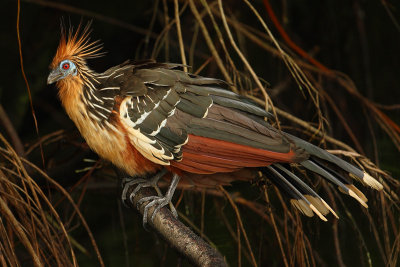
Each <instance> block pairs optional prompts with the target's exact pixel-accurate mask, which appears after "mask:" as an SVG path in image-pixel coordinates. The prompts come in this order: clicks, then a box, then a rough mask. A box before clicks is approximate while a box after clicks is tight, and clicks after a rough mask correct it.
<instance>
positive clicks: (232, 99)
mask: <svg viewBox="0 0 400 267" xmlns="http://www.w3.org/2000/svg"><path fill="white" fill-rule="evenodd" d="M61 32H62V33H61V39H60V43H59V45H58V48H57V51H56V54H55V56H54V58H53V60H52V62H51V64H50V69H51V70H50V74H49V75H48V79H47V84H53V83H55V84H56V87H57V88H58V96H59V98H60V100H61V104H62V106H63V107H64V109H65V111H66V113H67V114H68V116H69V117H70V118H71V120H72V121H73V122H74V123H75V125H76V127H77V128H78V130H79V131H80V133H81V135H82V136H83V138H84V139H85V140H86V142H87V144H88V145H89V147H90V148H91V149H92V150H93V151H94V152H96V153H97V154H98V155H99V156H100V157H101V158H103V159H106V160H108V161H110V162H111V163H112V164H114V165H115V166H116V167H117V168H119V169H121V170H122V171H124V172H125V173H126V174H127V175H128V177H130V178H129V179H128V180H126V181H127V182H126V185H125V187H124V192H125V193H127V191H126V190H127V188H128V186H131V185H135V184H137V187H136V189H135V190H134V191H133V192H132V193H130V194H128V196H127V197H125V198H124V197H123V200H126V198H132V197H133V196H134V195H135V194H136V193H137V191H138V190H139V189H140V188H141V187H147V186H152V187H154V188H155V189H156V190H157V192H158V195H157V196H150V197H146V198H143V199H141V200H140V201H139V202H140V203H143V202H146V203H147V204H146V207H145V213H144V215H143V224H146V223H148V216H150V215H149V214H148V210H149V208H150V207H155V209H154V211H153V214H152V216H151V218H150V219H151V220H153V219H154V216H155V214H156V213H157V212H158V211H159V210H160V209H161V208H162V207H164V206H166V205H168V204H170V207H171V211H172V212H173V214H174V215H175V216H177V213H176V210H175V209H174V207H173V205H171V199H172V196H173V194H174V191H175V188H176V187H177V185H178V183H179V182H180V180H181V178H182V179H187V180H188V181H190V183H193V184H194V185H196V186H204V187H212V186H218V185H227V184H230V183H231V182H232V181H235V180H250V179H252V178H254V175H255V173H256V174H260V173H261V174H263V175H264V176H265V177H266V178H268V179H269V180H270V181H271V182H272V183H273V184H274V185H276V187H277V188H279V189H280V190H281V191H282V192H283V193H284V194H285V195H286V196H287V197H288V198H289V199H290V203H291V204H292V205H293V206H294V207H296V208H297V209H298V210H300V212H301V213H303V214H305V215H306V216H309V217H312V216H313V215H314V214H316V215H317V216H319V218H321V219H322V220H324V221H326V220H327V219H326V216H327V214H328V213H332V214H333V215H334V216H335V217H337V218H338V215H337V214H336V212H335V211H334V210H333V209H332V208H331V207H330V206H329V204H328V203H327V202H326V201H325V200H324V199H323V198H322V197H320V196H319V195H318V193H316V192H315V190H314V189H313V188H311V186H309V185H308V184H307V183H306V182H305V181H304V177H303V178H302V175H301V173H300V172H298V171H296V170H297V169H303V170H306V171H308V172H311V173H315V174H317V175H319V176H320V177H322V178H323V179H325V180H327V181H328V182H330V183H332V184H333V185H334V186H336V187H338V189H339V190H340V191H341V192H343V193H345V194H347V195H349V196H351V197H353V198H354V199H356V200H357V201H358V202H359V203H360V204H361V205H362V206H364V207H365V208H367V207H368V205H367V198H366V197H365V195H364V194H363V193H362V192H361V191H360V190H359V189H358V188H357V187H356V186H355V185H354V184H353V180H358V181H361V182H362V183H363V184H364V185H367V186H370V187H372V188H374V189H376V190H382V189H383V186H382V184H381V183H380V182H379V181H378V180H377V179H375V178H373V177H372V176H371V175H369V174H368V173H367V172H365V171H363V170H361V169H359V168H358V167H355V166H354V165H352V164H350V163H349V162H347V161H345V160H343V159H341V158H339V157H337V156H335V155H333V154H331V153H329V152H327V151H326V150H324V149H322V148H320V147H318V146H316V145H313V144H311V143H310V142H307V141H305V140H303V139H300V138H298V137H296V136H294V135H291V134H289V133H286V132H283V131H282V130H280V129H277V128H275V127H273V126H272V124H270V123H269V119H271V114H270V113H269V112H267V111H265V109H263V108H261V107H260V106H258V105H257V104H256V103H254V102H253V101H252V100H250V99H248V98H246V97H244V96H241V95H239V94H236V93H234V92H232V91H231V90H229V86H230V85H229V84H227V83H226V82H225V81H222V80H220V79H215V78H208V77H202V76H199V75H194V74H191V73H189V72H185V71H183V70H182V64H174V63H160V62H157V61H155V60H152V59H149V60H141V61H133V60H127V61H125V62H123V63H122V64H119V65H116V66H113V67H111V68H109V69H107V70H106V71H104V72H102V73H97V72H96V71H94V70H92V69H91V68H90V67H89V65H88V60H90V59H93V58H97V57H101V56H103V55H104V52H102V51H103V47H102V44H101V43H100V42H99V41H91V39H90V34H91V27H90V24H87V25H86V26H85V27H83V26H81V25H79V26H78V27H77V29H76V30H75V31H74V30H73V29H70V30H69V31H68V33H67V31H66V30H62V31H61ZM246 173H247V174H249V175H248V177H247V176H246V175H245V174H246ZM299 173H300V174H299ZM166 175H169V176H170V177H172V179H171V184H170V185H169V188H168V191H167V192H166V193H165V195H163V194H162V193H161V192H160V190H159V188H158V186H157V183H158V180H159V179H160V178H161V177H164V176H166Z"/></svg>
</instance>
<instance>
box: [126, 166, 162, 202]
mask: <svg viewBox="0 0 400 267" xmlns="http://www.w3.org/2000/svg"><path fill="white" fill-rule="evenodd" d="M166 172H167V171H166V170H165V169H164V170H162V171H160V172H159V173H157V174H156V175H154V176H153V177H151V178H150V179H143V178H130V177H127V178H124V179H123V180H122V187H123V189H122V194H121V195H122V196H121V198H122V203H124V204H125V205H126V204H127V202H126V201H127V200H129V201H130V203H133V198H134V197H135V196H136V194H137V192H138V191H139V190H140V189H141V188H143V187H153V188H154V190H156V192H157V194H158V196H159V197H161V196H162V194H161V190H160V188H159V187H158V185H157V183H158V181H159V180H160V178H161V177H163V176H164V175H165V173H166ZM135 184H137V186H136V188H135V189H134V190H133V191H132V193H128V191H129V189H130V188H131V187H132V186H133V185H135ZM128 198H129V199H128Z"/></svg>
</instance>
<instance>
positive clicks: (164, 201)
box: [137, 174, 179, 228]
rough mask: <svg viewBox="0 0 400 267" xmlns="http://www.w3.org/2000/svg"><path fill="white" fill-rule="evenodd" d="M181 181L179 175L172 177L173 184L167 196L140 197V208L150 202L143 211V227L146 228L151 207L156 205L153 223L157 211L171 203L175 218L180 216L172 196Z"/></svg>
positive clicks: (151, 218)
mask: <svg viewBox="0 0 400 267" xmlns="http://www.w3.org/2000/svg"><path fill="white" fill-rule="evenodd" d="M178 182H179V176H178V175H176V174H174V176H173V177H172V182H171V185H170V186H169V188H168V191H167V194H166V195H165V196H150V197H144V198H142V199H140V200H139V201H138V202H137V208H138V209H139V206H140V205H141V204H143V203H144V202H148V203H147V204H146V206H145V207H144V211H143V227H144V228H146V226H147V224H148V216H149V209H150V208H152V207H154V210H153V213H152V215H151V217H150V221H151V222H152V223H153V221H154V218H155V216H156V214H157V212H159V211H160V209H161V208H163V207H165V206H166V205H168V204H169V205H170V209H171V212H172V214H173V215H174V217H175V218H177V217H178V213H177V211H176V209H175V207H174V205H173V204H172V203H171V200H172V197H173V195H174V192H175V189H176V187H177V185H178Z"/></svg>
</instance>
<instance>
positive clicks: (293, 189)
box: [263, 166, 327, 221]
mask: <svg viewBox="0 0 400 267" xmlns="http://www.w3.org/2000/svg"><path fill="white" fill-rule="evenodd" d="M277 168H279V169H281V170H282V171H283V169H284V168H283V167H282V166H281V167H275V166H268V167H266V168H264V169H263V171H264V173H266V172H265V170H266V169H268V172H269V174H271V175H268V177H269V178H270V179H271V180H272V181H273V182H274V183H275V185H277V186H278V187H279V188H280V189H283V191H284V192H286V193H287V194H288V195H289V197H290V198H291V199H290V203H291V204H292V205H293V206H294V207H296V208H297V209H298V210H300V211H301V212H302V213H304V214H305V215H306V216H308V217H312V216H313V215H314V213H315V214H317V215H318V217H320V218H321V219H322V220H323V221H327V219H326V218H325V216H324V214H323V213H324V212H325V210H324V209H323V208H321V209H319V208H318V206H319V207H320V206H321V204H320V203H319V202H318V201H317V200H316V199H317V198H315V197H314V196H311V195H309V194H307V193H305V192H308V189H307V188H304V187H302V186H300V184H299V183H296V182H295V180H293V179H291V177H290V176H289V175H286V172H285V171H283V173H281V172H280V171H278V170H277ZM268 172H267V173H268ZM284 174H285V176H286V177H285V176H284ZM293 175H294V174H293ZM301 191H303V192H301ZM311 191H312V190H311ZM314 194H315V195H316V193H315V192H314ZM310 200H311V201H310ZM314 204H316V205H317V206H316V205H314ZM326 213H327V212H325V214H326Z"/></svg>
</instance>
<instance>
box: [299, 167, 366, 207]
mask: <svg viewBox="0 0 400 267" xmlns="http://www.w3.org/2000/svg"><path fill="white" fill-rule="evenodd" d="M300 164H301V165H303V167H304V168H306V169H308V170H310V171H312V172H315V173H317V174H319V175H321V176H322V177H324V178H326V179H327V180H328V181H330V182H331V183H333V184H335V185H337V186H338V187H339V190H340V191H342V192H343V193H345V194H348V195H350V196H351V197H353V198H355V199H356V200H357V201H358V202H360V204H361V205H363V206H364V207H365V208H368V205H367V203H366V201H365V200H366V198H365V196H364V195H362V196H361V195H360V194H359V193H361V192H360V191H359V190H358V189H357V188H356V187H355V186H354V185H352V184H347V185H346V184H344V183H343V182H342V181H340V180H339V179H338V178H336V177H335V176H333V175H332V174H331V173H330V172H329V171H328V170H326V167H321V166H319V165H318V164H316V163H315V162H313V161H311V160H306V161H303V162H301V163H300ZM354 190H356V191H354ZM356 192H357V193H358V194H357V193H356ZM361 194H362V193H361Z"/></svg>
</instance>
